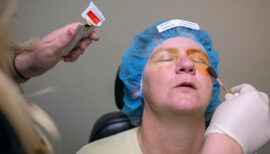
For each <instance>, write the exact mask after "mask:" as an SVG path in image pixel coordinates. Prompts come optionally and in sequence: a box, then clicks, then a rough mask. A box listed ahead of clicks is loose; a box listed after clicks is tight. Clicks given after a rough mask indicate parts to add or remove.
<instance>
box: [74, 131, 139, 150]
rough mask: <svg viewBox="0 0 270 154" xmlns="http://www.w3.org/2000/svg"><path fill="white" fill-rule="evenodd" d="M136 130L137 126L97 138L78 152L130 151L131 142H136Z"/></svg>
mask: <svg viewBox="0 0 270 154" xmlns="http://www.w3.org/2000/svg"><path fill="white" fill-rule="evenodd" d="M136 132H137V128H133V129H130V130H127V131H124V132H122V133H119V134H115V135H113V136H110V137H106V138H104V139H100V140H97V141H95V142H92V143H89V144H87V145H85V146H83V147H82V148H81V149H80V151H78V153H77V154H91V153H95V154H99V153H102V154H107V153H108V154H114V153H117V154H118V153H129V147H130V145H129V144H130V143H131V142H134V136H136ZM136 142H137V140H136Z"/></svg>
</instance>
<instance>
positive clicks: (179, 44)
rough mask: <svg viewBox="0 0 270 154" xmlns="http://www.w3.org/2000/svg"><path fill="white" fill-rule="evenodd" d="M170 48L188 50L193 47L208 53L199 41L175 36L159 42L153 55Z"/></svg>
mask: <svg viewBox="0 0 270 154" xmlns="http://www.w3.org/2000/svg"><path fill="white" fill-rule="evenodd" d="M169 48H173V49H176V50H178V51H187V50H190V49H193V50H198V51H201V52H203V53H206V51H205V49H204V48H203V47H202V46H201V45H200V44H199V43H197V42H195V41H193V40H192V39H189V38H185V37H174V38H170V39H168V40H166V41H164V42H162V43H161V44H159V45H158V46H157V47H156V48H155V49H154V50H153V52H152V53H151V55H153V54H154V53H156V52H159V51H160V50H162V49H169Z"/></svg>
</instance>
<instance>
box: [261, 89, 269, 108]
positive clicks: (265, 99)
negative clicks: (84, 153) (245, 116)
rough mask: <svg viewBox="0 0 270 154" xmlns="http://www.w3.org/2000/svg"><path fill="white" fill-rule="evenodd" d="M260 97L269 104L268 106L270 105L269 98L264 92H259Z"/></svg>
mask: <svg viewBox="0 0 270 154" xmlns="http://www.w3.org/2000/svg"><path fill="white" fill-rule="evenodd" d="M259 95H260V96H261V98H262V99H263V100H264V102H265V103H267V105H269V97H268V95H267V94H266V93H264V92H259Z"/></svg>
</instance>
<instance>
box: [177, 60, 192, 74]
mask: <svg viewBox="0 0 270 154" xmlns="http://www.w3.org/2000/svg"><path fill="white" fill-rule="evenodd" d="M175 71H176V73H177V74H181V73H189V74H191V75H195V74H196V69H195V64H194V62H193V61H192V60H191V59H190V58H189V57H187V56H184V57H182V58H181V59H180V60H179V61H178V63H177V64H176V70H175Z"/></svg>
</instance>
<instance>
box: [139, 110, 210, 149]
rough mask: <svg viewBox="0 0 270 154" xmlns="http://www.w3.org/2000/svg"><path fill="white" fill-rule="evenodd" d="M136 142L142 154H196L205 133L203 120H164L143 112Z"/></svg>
mask: <svg viewBox="0 0 270 154" xmlns="http://www.w3.org/2000/svg"><path fill="white" fill-rule="evenodd" d="M142 119H143V121H142V124H141V127H140V129H139V131H138V134H137V136H138V141H139V145H140V148H141V150H142V152H143V153H144V154H153V153H155V154H181V153H183V154H198V153H199V152H200V150H201V148H202V145H203V140H204V137H203V135H204V132H205V122H204V120H203V119H195V118H194V119H191V118H172V119H169V118H168V119H166V118H165V119H164V118H160V117H156V116H155V115H154V114H148V113H147V112H144V114H143V118H142Z"/></svg>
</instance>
